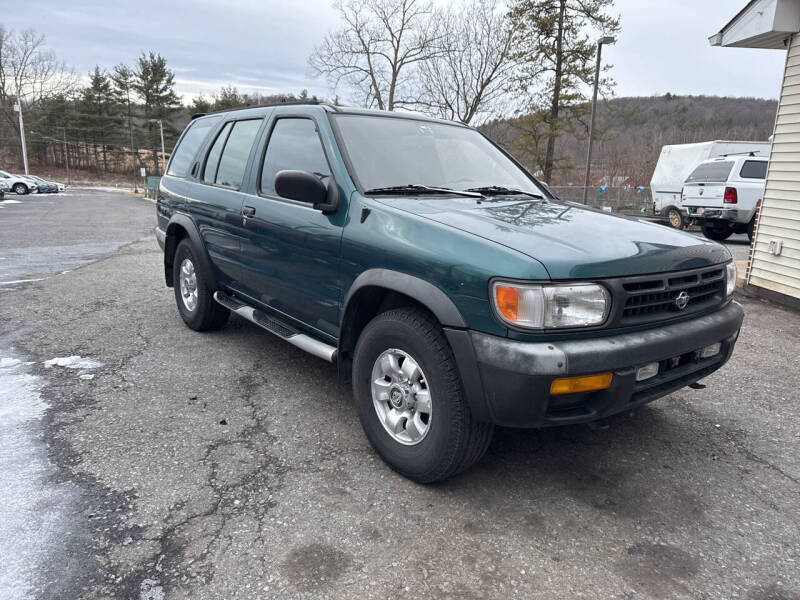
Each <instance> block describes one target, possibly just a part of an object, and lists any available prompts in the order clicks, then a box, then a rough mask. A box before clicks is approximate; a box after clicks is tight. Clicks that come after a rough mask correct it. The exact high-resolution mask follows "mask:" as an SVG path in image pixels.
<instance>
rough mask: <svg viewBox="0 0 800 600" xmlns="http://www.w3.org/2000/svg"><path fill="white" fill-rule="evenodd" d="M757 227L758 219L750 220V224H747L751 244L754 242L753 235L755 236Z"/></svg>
mask: <svg viewBox="0 0 800 600" xmlns="http://www.w3.org/2000/svg"><path fill="white" fill-rule="evenodd" d="M755 226H756V218H755V217H753V218H752V219H750V222H749V223H748V224H747V239H748V240H750V241H751V242H752V241H753V234H754V231H755Z"/></svg>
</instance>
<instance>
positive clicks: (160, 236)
mask: <svg viewBox="0 0 800 600" xmlns="http://www.w3.org/2000/svg"><path fill="white" fill-rule="evenodd" d="M155 234H156V241H157V242H158V247H159V248H161V251H162V252H163V251H164V246H166V243H167V233H166V232H165V231H164V230H163V229H161V228H160V227H156V229H155Z"/></svg>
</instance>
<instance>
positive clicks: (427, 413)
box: [353, 308, 494, 483]
mask: <svg viewBox="0 0 800 600" xmlns="http://www.w3.org/2000/svg"><path fill="white" fill-rule="evenodd" d="M353 392H354V395H355V400H356V407H357V410H358V416H359V419H360V421H361V425H362V427H363V428H364V432H365V433H366V436H367V439H369V441H370V443H371V444H372V446H373V447H374V448H375V450H376V451H377V452H378V454H379V455H380V456H381V458H383V460H384V461H385V462H386V463H387V464H388V465H389V466H390V467H391V468H392V469H394V470H395V471H397V472H398V473H400V474H401V475H404V476H406V477H408V478H409V479H412V480H414V481H417V482H419V483H431V482H434V481H441V480H443V479H447V478H448V477H451V476H453V475H455V474H456V473H459V472H461V471H463V470H465V469H467V468H469V467H470V466H472V465H473V464H475V462H477V461H478V460H479V459H480V458H481V457H482V456H483V454H484V453H485V452H486V449H487V448H488V447H489V443H490V442H491V439H492V432H493V430H494V428H493V426H492V425H491V424H490V423H483V422H479V421H476V420H475V419H474V418H473V416H472V413H471V412H470V409H469V407H468V406H467V402H466V399H465V397H464V391H463V387H462V383H461V377H460V376H459V372H458V367H457V365H456V362H455V358H454V357H453V352H452V350H451V349H450V346H449V344H448V343H447V338H446V337H445V335H444V332H443V331H442V329H441V327H440V326H439V324H438V323H436V322H435V321H434V320H433V319H432V318H431V317H430V316H428V315H427V314H425V313H423V312H421V311H419V310H416V309H414V308H401V309H395V310H390V311H387V312H385V313H382V314H380V315H378V316H377V317H375V318H374V319H373V320H372V321H371V322H370V323H369V324H368V325H367V326H366V328H365V329H364V331H363V332H362V334H361V336H360V337H359V340H358V343H357V345H356V349H355V354H354V357H353Z"/></svg>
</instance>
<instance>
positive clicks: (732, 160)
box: [681, 154, 769, 241]
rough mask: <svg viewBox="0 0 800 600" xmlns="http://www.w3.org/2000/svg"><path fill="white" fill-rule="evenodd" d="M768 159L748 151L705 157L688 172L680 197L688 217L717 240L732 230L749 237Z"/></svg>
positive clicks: (725, 237)
mask: <svg viewBox="0 0 800 600" xmlns="http://www.w3.org/2000/svg"><path fill="white" fill-rule="evenodd" d="M768 164H769V159H768V158H763V157H760V156H755V155H753V154H748V155H746V156H726V157H720V158H714V159H711V160H706V161H704V162H702V163H700V164H699V165H698V166H697V168H696V169H695V170H694V171H692V173H691V174H690V175H689V177H688V178H687V179H686V182H685V183H684V185H683V190H682V192H681V197H682V199H683V200H682V201H683V206H684V208H685V209H686V210H687V211H688V216H689V220H690V222H691V223H693V224H697V225H700V226H701V227H702V229H703V235H705V236H706V237H707V238H709V239H712V240H717V241H722V240H725V239H728V238H729V237H730V236H731V235H732V234H734V233H746V234H747V237H749V238H750V239H753V227H754V225H755V218H756V209H757V208H758V206H759V204H760V202H761V199H762V198H763V196H764V184H765V178H766V176H767V165H768Z"/></svg>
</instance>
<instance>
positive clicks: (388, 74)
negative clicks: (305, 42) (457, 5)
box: [309, 0, 439, 110]
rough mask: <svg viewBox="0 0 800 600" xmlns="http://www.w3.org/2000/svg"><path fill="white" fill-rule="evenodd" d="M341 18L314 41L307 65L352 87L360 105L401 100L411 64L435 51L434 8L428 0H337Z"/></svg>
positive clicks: (391, 105) (391, 106)
mask: <svg viewBox="0 0 800 600" xmlns="http://www.w3.org/2000/svg"><path fill="white" fill-rule="evenodd" d="M334 7H335V8H336V9H337V10H338V11H339V14H340V16H341V18H342V20H343V22H344V24H343V26H342V27H341V28H339V29H337V30H336V31H333V32H330V33H329V34H328V35H327V36H326V37H325V39H324V40H323V42H322V43H321V44H320V45H319V46H315V47H314V50H313V52H312V54H311V57H310V58H309V65H310V66H311V69H312V71H313V73H314V74H315V75H318V76H324V77H326V78H327V79H328V81H329V82H330V84H331V85H332V86H333V88H334V91H335V90H336V89H337V88H338V87H339V86H340V85H342V84H345V85H348V86H350V87H352V88H353V90H354V91H355V92H356V94H357V96H358V97H359V101H360V102H362V103H363V104H364V105H366V106H369V107H373V106H377V107H378V108H380V109H382V110H394V109H395V107H396V106H398V105H399V104H402V103H403V99H407V98H408V97H410V94H406V95H404V87H405V85H406V84H407V83H408V82H409V81H410V79H411V67H412V65H415V64H416V63H419V62H421V61H424V60H427V59H428V58H430V57H431V56H432V55H435V54H436V53H437V51H438V42H439V40H438V36H439V33H438V26H437V22H436V21H437V18H436V17H437V15H438V13H437V11H436V10H435V9H434V6H433V4H432V3H431V2H429V1H428V0H338V1H337V2H336V4H334Z"/></svg>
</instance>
